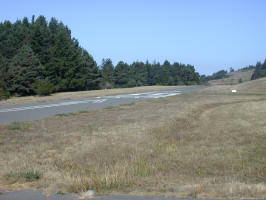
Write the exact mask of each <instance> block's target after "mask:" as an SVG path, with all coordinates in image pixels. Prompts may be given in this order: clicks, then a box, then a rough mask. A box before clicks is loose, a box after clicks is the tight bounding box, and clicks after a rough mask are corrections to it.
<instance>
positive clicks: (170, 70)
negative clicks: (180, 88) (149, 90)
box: [113, 61, 200, 87]
mask: <svg viewBox="0 0 266 200" xmlns="http://www.w3.org/2000/svg"><path fill="white" fill-rule="evenodd" d="M113 80H114V84H115V86H116V87H134V86H145V85H184V84H185V85H193V84H199V83H200V79H199V74H198V73H196V72H195V69H194V67H193V66H191V65H183V64H179V63H174V64H170V62H168V61H165V62H164V64H163V65H160V63H153V64H150V63H149V62H148V61H147V62H146V63H145V64H144V63H143V62H134V63H132V64H131V65H128V64H127V63H124V62H122V61H120V62H119V63H118V64H117V65H116V67H115V70H114V79H113Z"/></svg>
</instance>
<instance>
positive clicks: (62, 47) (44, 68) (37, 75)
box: [0, 16, 100, 95]
mask: <svg viewBox="0 0 266 200" xmlns="http://www.w3.org/2000/svg"><path fill="white" fill-rule="evenodd" d="M3 63H4V64H3ZM0 67H1V68H0V78H1V79H0V87H1V88H3V86H2V85H3V83H4V84H5V87H4V89H5V90H7V91H9V92H10V93H11V94H17V95H28V94H34V92H35V91H34V87H33V83H34V82H36V81H37V80H44V79H45V80H49V82H51V83H52V84H53V85H54V86H55V88H56V90H54V91H74V90H89V89H98V88H99V82H100V71H99V69H98V67H97V65H96V62H95V61H94V60H93V58H92V56H90V55H89V54H88V53H87V52H86V51H85V50H84V49H82V48H81V47H80V46H79V43H78V41H77V40H76V39H75V38H72V37H71V31H70V30H69V29H68V27H67V26H65V25H64V24H63V23H62V22H58V21H57V20H56V19H55V18H52V19H51V20H50V22H49V23H48V22H47V21H46V19H45V17H44V16H39V17H38V18H37V19H35V16H33V17H32V19H31V22H29V20H28V19H27V18H24V19H23V20H22V21H20V20H17V21H16V22H15V23H14V24H12V23H10V22H9V21H5V22H4V23H0ZM40 69H41V70H40ZM33 77H34V79H33ZM45 93H46V92H45Z"/></svg>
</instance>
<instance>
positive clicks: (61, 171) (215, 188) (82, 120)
mask: <svg viewBox="0 0 266 200" xmlns="http://www.w3.org/2000/svg"><path fill="white" fill-rule="evenodd" d="M258 81H262V82H259V83H263V84H264V86H263V87H260V86H258V87H260V89H262V90H263V91H264V88H265V87H266V84H265V83H266V82H265V81H264V80H263V79H261V80H258ZM249 84H250V85H249V87H254V88H255V87H256V85H258V84H257V82H252V81H251V82H249ZM252 84H253V85H252ZM238 87H242V86H238ZM247 87H248V86H247V85H246V86H245V88H247ZM260 89H257V91H259V90H260ZM209 90H210V91H208V93H206V94H186V95H179V96H175V97H168V98H164V99H154V100H149V101H145V102H139V103H135V104H129V105H123V106H118V107H112V108H106V109H102V110H97V111H88V112H86V111H84V112H80V113H76V114H71V115H62V116H54V117H51V118H47V119H43V120H39V121H31V122H24V123H13V124H9V125H5V126H3V125H2V126H0V168H1V170H0V188H11V189H21V188H23V189H27V188H30V189H44V190H47V191H50V190H55V191H57V192H58V193H65V192H77V193H80V192H83V191H86V190H88V189H94V190H96V193H97V194H103V193H105V194H106V193H129V194H142V195H143V194H146V195H164V196H175V197H193V198H195V197H197V198H207V197H209V198H211V197H215V198H266V165H265V164H266V156H265V155H266V121H265V117H266V95H262V94H263V91H262V92H260V95H256V94H253V95H250V92H248V93H249V94H247V95H245V94H244V93H242V94H241V95H238V94H236V95H228V94H219V92H217V91H216V90H215V89H210V88H209ZM264 94H265V93H264Z"/></svg>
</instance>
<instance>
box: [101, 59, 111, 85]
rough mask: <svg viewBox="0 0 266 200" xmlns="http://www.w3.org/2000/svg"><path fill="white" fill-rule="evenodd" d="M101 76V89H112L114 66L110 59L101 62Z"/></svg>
mask: <svg viewBox="0 0 266 200" xmlns="http://www.w3.org/2000/svg"><path fill="white" fill-rule="evenodd" d="M101 74H102V87H103V88H111V87H113V78H114V65H113V63H112V60H111V59H110V58H107V59H103V60H102V65H101Z"/></svg>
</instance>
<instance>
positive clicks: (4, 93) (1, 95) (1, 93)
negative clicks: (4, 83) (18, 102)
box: [0, 88, 10, 100]
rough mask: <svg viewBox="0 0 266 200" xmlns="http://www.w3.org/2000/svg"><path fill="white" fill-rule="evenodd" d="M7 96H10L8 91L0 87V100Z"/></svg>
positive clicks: (5, 98)
mask: <svg viewBox="0 0 266 200" xmlns="http://www.w3.org/2000/svg"><path fill="white" fill-rule="evenodd" d="M9 97H10V93H9V92H8V91H7V90H5V89H3V88H0V100H2V99H4V100H7V99H8V98H9Z"/></svg>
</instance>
